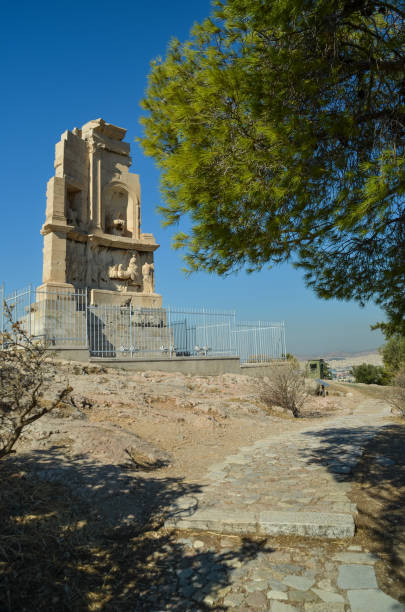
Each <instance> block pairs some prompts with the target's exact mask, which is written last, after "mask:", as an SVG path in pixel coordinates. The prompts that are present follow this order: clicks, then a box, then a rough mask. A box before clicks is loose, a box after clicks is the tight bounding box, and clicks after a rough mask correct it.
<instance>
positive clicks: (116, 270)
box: [108, 253, 140, 285]
mask: <svg viewBox="0 0 405 612" xmlns="http://www.w3.org/2000/svg"><path fill="white" fill-rule="evenodd" d="M137 259H138V258H137V253H133V254H132V256H131V259H130V260H129V263H128V266H127V268H126V269H124V266H123V265H122V264H115V266H110V267H109V269H108V276H109V277H110V278H111V279H114V280H122V281H128V283H127V284H128V285H139V284H140V283H139V282H138V273H139V267H138V261H137Z"/></svg>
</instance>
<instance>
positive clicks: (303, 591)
mask: <svg viewBox="0 0 405 612" xmlns="http://www.w3.org/2000/svg"><path fill="white" fill-rule="evenodd" d="M232 540H233V541H232ZM237 540H238V538H237V537H235V536H222V538H217V539H215V537H214V536H213V535H212V534H211V535H210V534H208V535H207V534H204V535H188V536H187V537H183V538H180V539H179V540H178V543H179V544H181V546H182V548H183V554H182V556H181V561H180V564H179V565H174V567H172V568H171V572H172V573H171V578H170V581H169V582H168V583H166V584H163V585H161V587H160V588H159V592H158V593H156V594H155V596H154V597H153V596H152V598H151V599H150V600H149V601H150V606H151V607H150V609H151V610H155V611H156V612H157V611H163V610H169V609H170V610H190V611H192V610H196V611H197V610H206V609H215V610H229V611H230V612H259V611H262V610H270V611H271V612H295V611H303V612H404V611H405V606H404V605H402V604H400V603H399V602H397V601H396V600H395V599H393V598H392V597H390V596H388V595H386V594H385V593H384V592H383V591H381V590H380V589H379V588H378V584H377V580H376V575H375V569H374V568H375V564H376V563H377V562H378V559H377V558H376V557H375V556H374V555H372V554H370V553H369V552H367V551H365V550H364V549H363V548H361V547H360V546H353V545H351V544H350V542H346V543H339V544H336V543H329V542H327V541H325V542H322V541H316V542H314V541H312V542H311V541H306V542H305V543H302V541H301V542H298V543H297V542H291V543H290V544H288V545H286V544H280V543H279V541H278V540H277V539H271V538H269V539H267V540H265V541H263V542H262V543H257V544H256V545H255V544H247V543H246V542H245V543H244V544H243V545H242V546H241V545H240V541H239V542H237ZM167 578H168V576H167V575H166V579H167ZM149 597H151V593H149ZM153 600H154V602H153ZM167 601H170V605H167ZM153 603H155V605H153ZM159 604H160V605H159Z"/></svg>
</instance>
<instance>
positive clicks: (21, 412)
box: [0, 305, 72, 459]
mask: <svg viewBox="0 0 405 612" xmlns="http://www.w3.org/2000/svg"><path fill="white" fill-rule="evenodd" d="M4 312H5V318H6V321H7V323H8V327H9V328H10V330H11V331H10V332H3V333H1V334H0V459H1V458H2V457H5V456H6V455H9V454H10V453H12V452H14V451H13V447H14V445H15V443H16V442H17V440H18V438H19V437H20V435H21V433H22V431H23V429H24V428H25V427H27V425H30V424H31V423H33V422H34V421H36V420H37V419H39V418H41V417H42V416H43V415H44V414H47V413H48V412H50V411H51V410H53V409H54V408H56V407H59V406H61V404H62V403H63V402H65V401H66V400H67V399H68V398H69V395H70V393H71V391H72V389H71V387H69V386H68V385H67V384H66V382H65V381H64V383H63V382H62V381H58V380H57V378H56V368H55V365H54V363H53V361H52V359H51V358H50V352H49V349H48V347H47V346H46V344H44V343H43V342H39V341H36V340H35V339H33V338H31V337H30V336H29V335H28V334H27V332H26V331H25V330H24V328H23V326H22V325H21V324H20V323H18V322H16V323H15V322H13V319H12V311H11V309H10V308H9V307H8V306H7V305H5V306H4ZM45 393H47V394H48V395H50V399H49V397H47V399H46V400H44V398H43V396H44V394H45Z"/></svg>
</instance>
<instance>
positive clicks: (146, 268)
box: [142, 261, 155, 293]
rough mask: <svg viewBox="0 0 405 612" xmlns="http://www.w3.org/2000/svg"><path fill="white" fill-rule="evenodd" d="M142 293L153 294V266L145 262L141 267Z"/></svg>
mask: <svg viewBox="0 0 405 612" xmlns="http://www.w3.org/2000/svg"><path fill="white" fill-rule="evenodd" d="M142 280H143V293H154V292H155V266H154V265H153V263H148V262H147V261H146V262H145V263H144V264H143V266H142Z"/></svg>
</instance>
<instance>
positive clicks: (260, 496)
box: [167, 400, 387, 538]
mask: <svg viewBox="0 0 405 612" xmlns="http://www.w3.org/2000/svg"><path fill="white" fill-rule="evenodd" d="M386 412H387V407H386V406H385V404H383V403H381V402H376V401H375V400H366V401H365V402H363V403H362V404H361V405H359V406H358V407H357V409H356V411H355V414H352V415H345V416H342V417H339V418H333V419H323V420H321V421H320V422H319V423H317V424H316V425H311V426H310V427H308V426H305V425H303V427H302V429H301V430H300V431H298V432H296V431H294V432H293V433H289V434H285V433H284V434H282V435H278V436H269V437H267V438H265V439H263V440H259V441H257V442H256V443H255V444H254V445H253V446H250V447H244V448H241V449H240V450H239V452H238V453H236V454H234V455H231V456H228V457H227V458H226V460H225V461H224V462H222V463H220V464H216V465H213V466H211V468H210V470H209V472H208V474H207V480H206V486H205V487H204V489H203V491H202V493H201V494H200V495H198V496H192V497H185V498H181V499H179V500H177V503H176V505H175V506H174V507H173V508H172V513H171V516H170V518H169V519H168V521H167V524H168V525H172V526H176V527H178V528H195V529H210V530H213V531H218V532H221V533H234V534H236V533H245V534H272V535H282V534H284V535H285V534H295V535H303V536H320V537H331V538H336V537H337V538H342V537H343V538H344V537H350V536H352V535H353V534H354V521H353V514H354V513H355V512H356V507H355V506H354V505H353V504H352V503H351V502H350V500H349V499H348V496H347V492H348V491H349V490H350V488H351V485H350V482H349V480H348V476H349V475H350V472H351V470H352V469H353V467H354V466H355V465H356V464H357V462H358V461H359V459H360V457H361V455H362V452H363V445H364V444H365V443H366V442H368V441H369V440H370V438H373V437H374V436H375V435H376V434H377V432H378V430H379V428H380V426H381V425H383V424H384V415H385V414H386Z"/></svg>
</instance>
